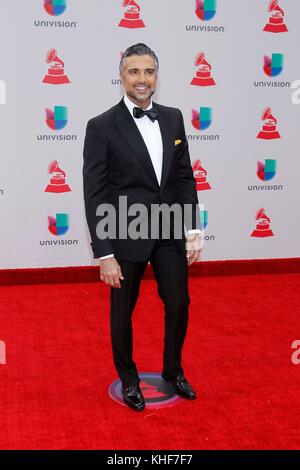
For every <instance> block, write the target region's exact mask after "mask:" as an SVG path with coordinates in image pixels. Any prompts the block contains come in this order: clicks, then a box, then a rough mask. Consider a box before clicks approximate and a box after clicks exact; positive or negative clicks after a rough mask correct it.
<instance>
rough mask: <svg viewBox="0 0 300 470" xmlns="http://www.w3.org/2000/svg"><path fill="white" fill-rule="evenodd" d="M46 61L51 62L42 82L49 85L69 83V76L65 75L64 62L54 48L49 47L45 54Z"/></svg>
mask: <svg viewBox="0 0 300 470" xmlns="http://www.w3.org/2000/svg"><path fill="white" fill-rule="evenodd" d="M46 63H47V64H51V65H50V66H49V68H48V73H47V75H45V77H44V80H43V83H49V84H51V85H62V84H64V83H70V80H69V78H68V77H67V75H65V71H64V65H65V64H64V62H63V61H62V60H61V59H60V58H59V57H58V55H57V52H56V49H50V50H49V51H48V52H47V55H46Z"/></svg>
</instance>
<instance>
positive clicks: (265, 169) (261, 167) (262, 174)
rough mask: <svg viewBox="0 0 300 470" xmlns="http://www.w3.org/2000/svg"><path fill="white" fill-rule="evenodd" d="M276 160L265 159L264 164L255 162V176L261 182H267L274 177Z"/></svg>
mask: <svg viewBox="0 0 300 470" xmlns="http://www.w3.org/2000/svg"><path fill="white" fill-rule="evenodd" d="M276 165H277V163H276V160H271V159H267V160H265V162H264V163H263V162H257V173H256V174H257V176H258V178H259V179H260V180H262V181H269V180H271V179H272V178H274V176H275V175H276Z"/></svg>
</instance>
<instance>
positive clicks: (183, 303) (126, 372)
mask: <svg viewBox="0 0 300 470" xmlns="http://www.w3.org/2000/svg"><path fill="white" fill-rule="evenodd" d="M149 260H150V263H151V265H152V268H153V271H154V275H155V279H156V282H157V286H158V293H159V296H160V298H161V299H162V301H163V303H164V310H165V316H164V320H165V321H164V323H165V334H164V355H163V370H162V373H163V375H164V376H166V377H168V378H171V377H175V376H177V375H179V374H183V369H182V366H181V351H182V346H183V343H184V339H185V336H186V331H187V325H188V306H189V303H190V298H189V294H188V266H187V259H186V254H185V253H182V252H180V251H179V249H178V245H177V243H176V242H175V241H174V240H173V239H168V240H164V239H158V240H156V242H155V244H154V247H153V250H152V252H151V255H150V258H149ZM117 261H118V263H119V264H120V267H121V270H122V273H123V277H124V280H123V281H121V288H120V289H116V288H111V306H110V308H111V310H110V321H111V339H112V349H113V358H114V364H115V367H116V369H117V372H118V374H119V377H120V379H121V381H122V383H123V384H124V385H125V386H129V385H136V384H138V383H139V376H138V372H137V367H136V364H135V362H134V360H133V346H132V313H133V310H134V307H135V305H136V302H137V299H138V295H139V289H140V284H141V280H142V277H143V274H144V272H145V269H146V266H147V263H148V260H146V261H143V262H128V261H123V260H119V259H117Z"/></svg>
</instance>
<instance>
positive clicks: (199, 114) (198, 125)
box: [186, 107, 220, 141]
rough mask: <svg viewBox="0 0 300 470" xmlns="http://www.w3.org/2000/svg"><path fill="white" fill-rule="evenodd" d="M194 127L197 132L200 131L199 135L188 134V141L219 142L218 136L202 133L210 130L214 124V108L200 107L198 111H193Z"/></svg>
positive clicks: (192, 121)
mask: <svg viewBox="0 0 300 470" xmlns="http://www.w3.org/2000/svg"><path fill="white" fill-rule="evenodd" d="M191 123H192V126H193V127H194V129H196V130H197V131H200V133H199V134H188V135H187V136H186V138H187V140H196V141H198V140H201V141H202V140H215V141H219V140H220V136H219V135H218V134H203V133H202V131H204V130H206V129H208V128H209V127H210V126H211V124H212V108H208V107H200V108H199V109H198V110H197V109H192V120H191Z"/></svg>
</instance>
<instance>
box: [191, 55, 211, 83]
mask: <svg viewBox="0 0 300 470" xmlns="http://www.w3.org/2000/svg"><path fill="white" fill-rule="evenodd" d="M195 66H196V67H199V68H198V70H197V72H196V76H195V77H194V78H193V80H192V81H191V85H196V86H213V85H215V84H216V82H215V81H214V79H213V78H212V76H211V65H210V64H209V63H208V62H207V61H206V60H205V54H204V52H200V54H199V55H197V57H196V59H195Z"/></svg>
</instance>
